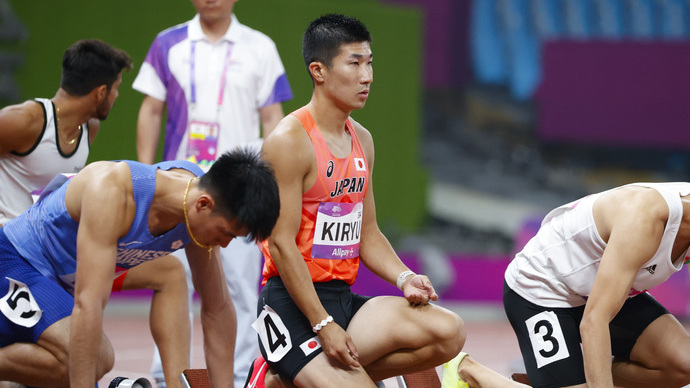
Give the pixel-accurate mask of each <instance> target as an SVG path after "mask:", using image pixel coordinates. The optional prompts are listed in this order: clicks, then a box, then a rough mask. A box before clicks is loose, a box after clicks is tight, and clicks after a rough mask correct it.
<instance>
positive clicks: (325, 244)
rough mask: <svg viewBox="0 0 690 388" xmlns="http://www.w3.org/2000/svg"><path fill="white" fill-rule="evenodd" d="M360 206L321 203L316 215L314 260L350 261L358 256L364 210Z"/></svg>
mask: <svg viewBox="0 0 690 388" xmlns="http://www.w3.org/2000/svg"><path fill="white" fill-rule="evenodd" d="M363 208H364V205H363V204H362V203H361V202H357V203H332V202H322V203H321V204H319V210H318V213H317V215H316V226H315V229H314V244H313V246H312V249H311V257H312V258H321V259H351V258H354V257H358V256H359V239H360V235H361V232H362V210H363Z"/></svg>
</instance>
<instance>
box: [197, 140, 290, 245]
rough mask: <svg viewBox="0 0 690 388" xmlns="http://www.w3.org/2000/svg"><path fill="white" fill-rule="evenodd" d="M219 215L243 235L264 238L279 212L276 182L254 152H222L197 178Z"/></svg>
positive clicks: (266, 165) (239, 150)
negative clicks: (236, 225)
mask: <svg viewBox="0 0 690 388" xmlns="http://www.w3.org/2000/svg"><path fill="white" fill-rule="evenodd" d="M199 188H200V189H202V190H205V191H207V192H208V193H209V194H210V195H211V196H212V197H213V199H214V201H215V202H216V209H215V210H217V211H220V212H221V214H223V215H225V216H227V217H229V218H230V219H232V220H235V221H237V222H239V223H240V224H241V225H243V226H244V227H246V228H247V231H248V234H247V237H248V238H250V239H252V240H254V241H256V242H259V241H262V240H265V239H267V238H268V236H270V235H271V232H272V231H273V227H274V226H275V224H276V221H277V220H278V215H279V214H280V197H279V196H278V182H277V181H276V178H275V175H274V173H273V168H271V166H270V165H269V164H268V162H266V161H265V160H263V159H261V157H260V156H259V154H258V153H257V152H254V151H251V150H250V149H248V148H239V149H235V150H233V151H228V152H225V153H224V154H222V155H221V156H220V157H219V158H218V159H216V161H215V162H214V163H213V164H212V165H211V168H210V169H209V170H208V172H207V173H206V174H204V175H202V176H201V178H200V179H199Z"/></svg>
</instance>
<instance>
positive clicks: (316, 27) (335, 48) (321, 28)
mask: <svg viewBox="0 0 690 388" xmlns="http://www.w3.org/2000/svg"><path fill="white" fill-rule="evenodd" d="M358 42H369V43H371V34H370V33H369V30H367V27H366V26H365V25H364V23H362V22H360V21H359V20H357V19H355V18H353V17H349V16H345V15H340V14H328V15H323V16H321V17H320V18H318V19H316V20H314V21H312V22H311V23H310V24H309V27H307V30H306V31H305V32H304V36H303V37H302V58H303V59H304V64H305V65H306V66H307V71H309V64H310V63H312V62H321V63H323V64H324V65H326V67H330V66H331V64H332V61H333V58H335V57H336V56H337V55H338V53H339V52H340V46H341V45H343V44H346V43H358ZM310 75H311V74H310Z"/></svg>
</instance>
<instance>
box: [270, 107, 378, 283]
mask: <svg viewBox="0 0 690 388" xmlns="http://www.w3.org/2000/svg"><path fill="white" fill-rule="evenodd" d="M291 114H292V115H293V116H295V117H297V118H298V119H299V120H300V122H301V123H302V126H303V127H304V129H305V130H306V131H307V134H308V135H309V138H311V142H312V145H313V146H314V153H315V154H316V165H317V169H318V171H317V178H316V182H314V185H313V186H312V187H311V188H310V189H309V191H307V192H306V193H304V194H303V195H302V220H301V223H300V229H299V232H298V233H297V238H296V239H295V242H296V243H297V247H298V248H299V250H300V252H301V253H302V257H303V258H304V261H305V262H306V264H307V268H309V273H310V274H311V279H312V281H313V282H315V283H318V282H327V281H329V280H334V279H338V280H343V281H345V282H347V283H348V284H350V285H351V284H353V283H354V282H355V279H356V278H357V270H358V269H359V241H360V236H361V231H362V213H363V207H364V196H365V195H366V192H367V187H368V182H369V167H368V165H367V160H366V157H365V156H364V151H363V150H362V146H361V144H360V143H359V139H358V138H357V133H356V131H355V128H354V126H353V125H352V122H351V121H350V120H349V119H348V120H347V122H346V130H347V131H348V133H349V134H350V136H351V137H352V151H351V152H350V155H348V156H347V157H345V158H336V157H335V156H333V154H331V151H330V150H329V149H328V146H327V145H326V141H325V140H324V138H323V136H322V134H321V131H320V130H319V128H318V127H317V126H316V122H315V121H314V118H313V117H312V115H311V113H310V112H309V110H308V109H307V108H306V107H302V108H300V109H298V110H296V111H294V112H292V113H291ZM261 251H262V253H263V254H264V258H265V260H266V261H265V264H264V268H263V277H264V280H263V283H264V284H265V283H266V280H268V279H269V278H271V277H273V276H279V274H278V269H277V268H276V266H275V263H274V262H273V259H272V258H271V253H270V252H269V250H268V242H267V241H264V242H263V243H262V244H261Z"/></svg>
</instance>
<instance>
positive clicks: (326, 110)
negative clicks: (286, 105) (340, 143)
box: [307, 95, 352, 134]
mask: <svg viewBox="0 0 690 388" xmlns="http://www.w3.org/2000/svg"><path fill="white" fill-rule="evenodd" d="M307 109H309V112H310V113H311V115H312V117H313V118H314V121H316V124H317V125H318V126H319V130H320V131H321V132H322V133H323V132H328V133H333V134H338V133H342V132H344V131H345V123H346V122H347V119H348V118H349V117H350V112H352V110H343V109H340V108H338V107H337V106H336V105H335V104H333V103H332V102H330V100H328V99H323V98H318V97H317V96H316V95H315V96H312V99H311V101H309V103H308V104H307Z"/></svg>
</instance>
